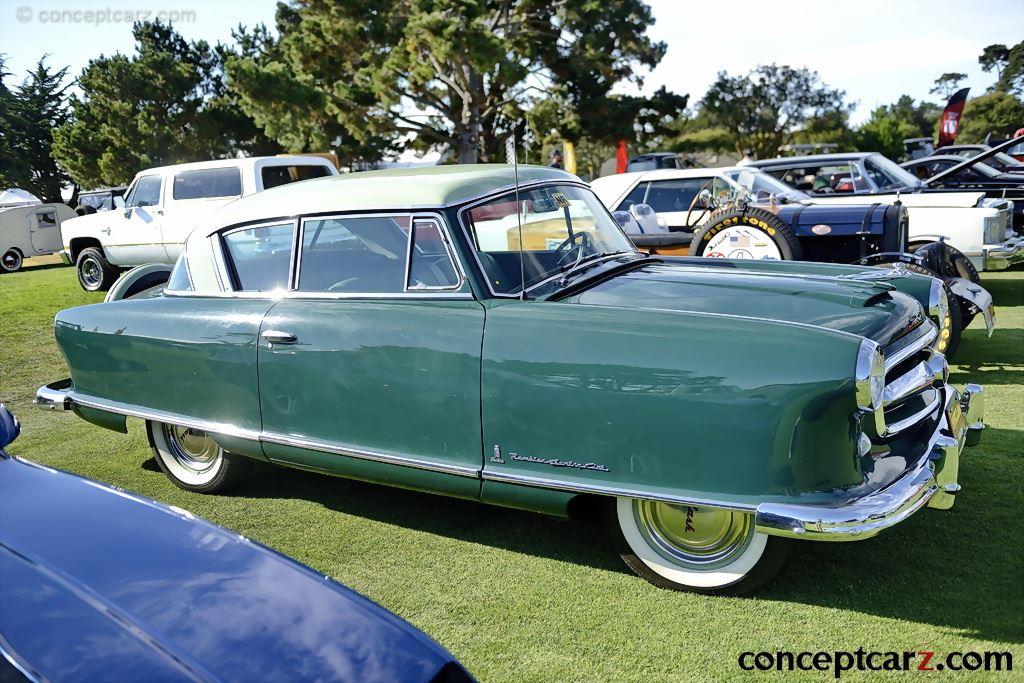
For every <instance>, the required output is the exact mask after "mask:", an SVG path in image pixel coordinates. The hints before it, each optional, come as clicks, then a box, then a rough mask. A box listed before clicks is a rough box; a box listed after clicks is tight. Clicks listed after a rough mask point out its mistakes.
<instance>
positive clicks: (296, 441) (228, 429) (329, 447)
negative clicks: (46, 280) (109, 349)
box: [67, 380, 480, 478]
mask: <svg viewBox="0 0 1024 683" xmlns="http://www.w3.org/2000/svg"><path fill="white" fill-rule="evenodd" d="M68 381H70V380H68ZM67 399H68V401H70V402H72V403H77V404H79V405H82V406H85V407H87V408H96V409H98V410H106V411H108V412H111V413H117V414H119V415H125V416H127V417H136V418H140V419H143V420H154V421H156V422H167V423H170V424H175V425H181V426H183V427H193V428H195V429H201V430H203V431H205V432H211V433H213V434H223V435H225V436H234V437H238V438H241V439H247V440H249V441H258V442H260V443H274V444H280V445H283V446H295V447H296V448H308V449H311V450H316V451H322V452H325V453H333V454H335V455H344V456H347V457H350V458H359V459H361V460H373V461H376V462H382V463H386V464H390V465H401V466H404V467H413V468H416V469H421V470H431V471H434V472H442V473H445V474H453V475H457V476H461V477H473V478H479V476H480V468H479V467H470V466H467V465H448V464H444V463H437V462H434V461H430V460H423V459H422V458H415V457H412V456H407V455H400V454H394V453H381V452H377V451H370V450H366V449H361V448H356V447H354V446H349V445H346V444H336V443H331V442H327V441H318V440H315V439H306V438H302V437H296V436H291V435H287V434H277V433H274V432H266V431H258V430H254V429H246V428H244V427H237V426H235V425H231V424H227V423H224V422H214V421H212V420H202V419H196V418H193V417H188V416H185V415H181V414H178V413H171V412H167V411H163V410H153V409H149V408H141V407H139V406H134V405H130V404H127V403H121V402H119V401H109V400H107V399H101V398H96V397H93V396H88V395H84V394H80V393H77V392H74V391H71V392H69V394H68V397H67Z"/></svg>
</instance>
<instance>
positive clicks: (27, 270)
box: [18, 261, 71, 273]
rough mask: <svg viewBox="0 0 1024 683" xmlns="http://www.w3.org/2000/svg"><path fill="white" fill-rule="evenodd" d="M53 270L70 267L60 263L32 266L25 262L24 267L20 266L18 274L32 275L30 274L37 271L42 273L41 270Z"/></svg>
mask: <svg viewBox="0 0 1024 683" xmlns="http://www.w3.org/2000/svg"><path fill="white" fill-rule="evenodd" d="M53 268H71V266H68V265H65V264H64V263H63V262H61V263H40V264H36V265H33V264H31V263H29V262H28V261H26V262H25V265H24V266H22V267H21V270H19V271H18V272H19V273H32V272H37V271H42V270H51V269H53Z"/></svg>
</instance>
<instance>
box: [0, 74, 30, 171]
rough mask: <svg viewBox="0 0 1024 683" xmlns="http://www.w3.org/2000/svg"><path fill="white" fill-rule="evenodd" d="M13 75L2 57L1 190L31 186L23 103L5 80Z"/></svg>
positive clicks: (0, 121)
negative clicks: (24, 134)
mask: <svg viewBox="0 0 1024 683" xmlns="http://www.w3.org/2000/svg"><path fill="white" fill-rule="evenodd" d="M8 76H10V73H9V72H8V71H7V69H6V68H5V66H4V56H3V54H0V190H5V189H7V188H11V187H25V186H26V185H28V181H29V175H28V166H29V163H28V157H27V155H26V153H25V147H24V138H23V137H22V135H21V131H22V130H24V127H25V115H24V110H23V108H22V104H21V101H20V100H19V99H18V97H17V96H16V95H15V94H14V93H13V92H12V91H11V90H10V89H9V88H8V87H7V85H6V83H4V79H6V78H7V77H8Z"/></svg>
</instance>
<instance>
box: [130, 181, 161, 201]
mask: <svg viewBox="0 0 1024 683" xmlns="http://www.w3.org/2000/svg"><path fill="white" fill-rule="evenodd" d="M160 185H161V178H160V176H158V175H148V176H143V177H141V178H139V179H138V181H137V182H136V183H135V186H134V187H132V189H131V191H130V192H129V193H128V198H127V199H126V200H125V204H124V205H125V206H127V207H133V206H157V205H158V204H159V203H160Z"/></svg>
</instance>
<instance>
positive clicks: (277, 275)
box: [224, 223, 295, 292]
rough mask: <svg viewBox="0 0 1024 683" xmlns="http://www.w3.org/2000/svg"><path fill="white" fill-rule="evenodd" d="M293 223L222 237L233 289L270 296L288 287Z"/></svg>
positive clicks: (243, 229) (238, 231)
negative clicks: (230, 270)
mask: <svg viewBox="0 0 1024 683" xmlns="http://www.w3.org/2000/svg"><path fill="white" fill-rule="evenodd" d="M294 230H295V224H294V223H281V224H277V225H261V226H258V227H251V228H239V229H238V230H232V231H231V232H227V233H225V234H224V247H225V250H226V251H227V254H228V256H229V258H230V259H231V266H232V267H233V269H234V276H235V286H236V289H238V290H241V291H246V292H269V291H272V290H275V289H286V288H287V287H288V269H289V266H290V265H291V260H292V235H293V233H294Z"/></svg>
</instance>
